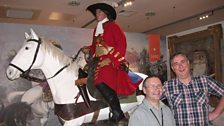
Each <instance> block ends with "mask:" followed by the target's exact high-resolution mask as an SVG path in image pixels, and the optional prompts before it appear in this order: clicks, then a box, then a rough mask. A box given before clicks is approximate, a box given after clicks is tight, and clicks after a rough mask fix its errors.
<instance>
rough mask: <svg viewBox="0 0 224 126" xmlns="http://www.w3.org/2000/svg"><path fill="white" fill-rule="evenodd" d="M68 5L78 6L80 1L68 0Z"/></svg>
mask: <svg viewBox="0 0 224 126" xmlns="http://www.w3.org/2000/svg"><path fill="white" fill-rule="evenodd" d="M68 5H70V6H79V5H80V1H79V0H70V1H69V2H68Z"/></svg>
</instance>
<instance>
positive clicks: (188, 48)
mask: <svg viewBox="0 0 224 126" xmlns="http://www.w3.org/2000/svg"><path fill="white" fill-rule="evenodd" d="M221 39H222V25H221V24H217V25H213V26H209V27H208V28H207V29H206V30H203V31H199V32H194V33H190V34H187V35H183V36H171V37H168V49H169V53H170V56H172V55H173V54H174V53H176V52H183V53H185V54H186V55H187V56H188V58H189V59H190V62H191V72H192V73H194V74H205V75H208V76H211V77H213V78H214V79H215V80H217V81H222V69H221V49H220V46H221V45H220V44H221ZM195 57H196V58H195ZM201 58H204V61H202V60H201V61H200V60H199V59H201ZM195 59H196V60H197V61H195ZM201 62H203V63H201ZM195 63H201V64H195ZM194 65H195V66H197V67H195V68H194V67H193V68H192V66H194ZM196 68H197V69H196ZM170 75H171V78H174V74H173V72H172V71H171V72H170Z"/></svg>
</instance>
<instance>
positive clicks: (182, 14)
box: [0, 0, 224, 34]
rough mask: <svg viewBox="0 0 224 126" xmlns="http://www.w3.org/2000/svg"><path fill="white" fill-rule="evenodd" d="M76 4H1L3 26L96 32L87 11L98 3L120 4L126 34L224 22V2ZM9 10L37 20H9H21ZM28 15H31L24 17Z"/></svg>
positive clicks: (18, 0)
mask: <svg viewBox="0 0 224 126" xmlns="http://www.w3.org/2000/svg"><path fill="white" fill-rule="evenodd" d="M73 1H75V2H78V3H80V4H79V5H77V6H70V5H68V3H69V2H71V0H0V22H9V23H11V22H12V23H26V24H41V25H57V26H66V27H78V28H94V27H95V25H96V21H95V20H94V17H93V16H92V15H91V13H90V12H88V11H86V7H87V6H89V5H91V4H93V3H96V2H107V3H108V4H112V5H116V4H117V5H118V7H116V8H115V9H116V11H117V13H118V17H117V20H116V22H117V23H118V24H119V25H120V26H121V27H122V28H123V29H124V31H126V32H144V33H148V32H155V33H156V32H157V33H161V34H170V33H172V32H174V31H175V32H176V31H178V30H179V31H180V30H186V29H189V28H192V27H198V26H202V25H206V24H211V23H214V22H218V21H223V20H224V0H134V1H133V0H132V1H133V5H132V6H129V7H123V6H122V3H123V2H124V1H125V0H73ZM8 9H13V10H15V9H16V10H20V12H21V11H22V12H24V10H25V11H27V10H28V11H29V10H31V12H34V16H33V17H32V19H21V18H9V17H7V16H6V15H7V13H8V14H14V15H13V16H18V17H20V15H21V13H15V12H11V13H9V12H7V10H8ZM53 12H55V13H59V14H61V15H59V17H60V19H59V20H49V16H50V14H51V13H53ZM121 12H123V13H121ZM149 12H155V15H154V16H148V15H150V14H148V15H147V13H149ZM208 12H213V15H212V16H211V17H210V18H208V19H207V20H201V21H200V20H198V19H197V18H198V16H199V15H202V14H205V13H208ZM29 15H30V13H26V14H25V16H29ZM21 16H23V14H22V15H21ZM171 26H172V27H171ZM167 28H169V30H167Z"/></svg>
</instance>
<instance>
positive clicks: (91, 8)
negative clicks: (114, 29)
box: [86, 3, 117, 20]
mask: <svg viewBox="0 0 224 126" xmlns="http://www.w3.org/2000/svg"><path fill="white" fill-rule="evenodd" d="M96 9H100V10H102V11H107V12H108V14H107V16H110V17H111V18H112V19H113V20H116V18H117V13H116V11H115V9H114V8H113V7H112V6H111V5H108V4H106V3H96V4H92V5H90V6H88V7H87V8H86V10H88V11H90V12H91V13H92V14H93V15H94V16H96Z"/></svg>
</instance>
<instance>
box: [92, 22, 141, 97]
mask: <svg viewBox="0 0 224 126" xmlns="http://www.w3.org/2000/svg"><path fill="white" fill-rule="evenodd" d="M103 28H104V33H103V35H102V39H103V40H104V42H105V44H106V45H107V46H109V47H113V48H114V52H113V53H112V52H111V53H109V54H108V55H103V56H100V62H101V61H103V60H104V59H105V58H110V60H111V61H112V62H111V63H110V64H109V65H106V66H104V67H100V68H97V70H96V72H95V81H94V83H95V84H99V83H101V82H104V83H105V84H107V85H108V86H110V87H111V88H112V89H113V90H114V91H116V92H117V94H118V95H128V94H131V93H133V92H134V91H135V90H136V85H139V84H135V86H134V85H133V84H132V82H131V79H130V78H129V76H128V74H127V73H126V72H125V71H124V70H123V69H122V68H121V66H120V63H122V62H124V61H125V60H124V59H123V60H121V59H122V57H123V58H124V56H125V52H126V48H127V43H126V37H125V34H124V32H123V31H122V30H121V29H120V27H119V26H118V25H117V24H116V23H115V22H114V21H108V22H106V23H104V24H103ZM95 30H96V29H95ZM95 30H94V33H93V41H92V45H91V46H89V47H90V49H91V53H92V54H93V55H94V54H95V49H96V37H95V36H94V35H95ZM117 52H119V55H118V56H117V57H116V56H115V55H116V53H117ZM139 83H140V82H139Z"/></svg>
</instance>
